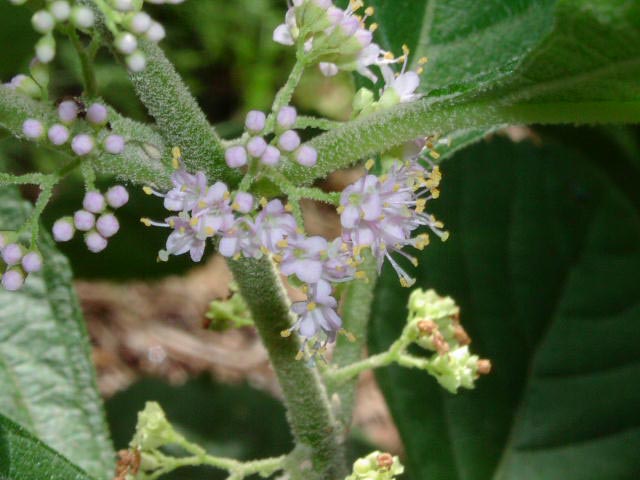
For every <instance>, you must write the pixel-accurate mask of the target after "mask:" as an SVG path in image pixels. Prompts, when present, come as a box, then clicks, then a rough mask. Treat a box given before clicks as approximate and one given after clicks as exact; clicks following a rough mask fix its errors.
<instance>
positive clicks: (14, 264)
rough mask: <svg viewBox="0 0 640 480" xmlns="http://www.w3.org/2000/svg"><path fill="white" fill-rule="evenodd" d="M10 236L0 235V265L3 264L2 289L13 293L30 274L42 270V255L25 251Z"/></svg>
mask: <svg viewBox="0 0 640 480" xmlns="http://www.w3.org/2000/svg"><path fill="white" fill-rule="evenodd" d="M11 236H12V235H11V234H9V233H0V265H3V264H4V269H3V270H4V272H3V273H2V287H3V288H4V289H5V290H8V291H10V292H14V291H16V290H19V289H20V288H22V286H23V285H24V282H25V280H26V279H27V276H28V275H29V274H30V273H36V272H39V271H40V270H41V269H42V255H40V253H39V252H38V251H37V250H33V249H32V250H27V249H26V248H25V247H24V246H23V245H21V244H20V242H18V241H12V239H11Z"/></svg>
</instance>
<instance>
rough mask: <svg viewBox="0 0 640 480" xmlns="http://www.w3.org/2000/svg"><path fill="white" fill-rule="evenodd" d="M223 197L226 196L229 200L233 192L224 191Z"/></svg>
mask: <svg viewBox="0 0 640 480" xmlns="http://www.w3.org/2000/svg"><path fill="white" fill-rule="evenodd" d="M222 198H224V199H225V200H229V198H231V194H230V193H229V192H224V193H223V194H222Z"/></svg>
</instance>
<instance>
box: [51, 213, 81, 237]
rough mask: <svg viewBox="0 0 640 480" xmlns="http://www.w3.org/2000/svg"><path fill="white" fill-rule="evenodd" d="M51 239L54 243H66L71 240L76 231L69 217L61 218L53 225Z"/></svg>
mask: <svg viewBox="0 0 640 480" xmlns="http://www.w3.org/2000/svg"><path fill="white" fill-rule="evenodd" d="M52 231H53V239H54V240H55V241H56V242H68V241H69V240H71V239H72V238H73V234H74V233H75V231H76V229H75V227H74V225H73V221H72V220H71V218H69V217H65V218H61V219H59V220H57V221H56V223H54V224H53V229H52Z"/></svg>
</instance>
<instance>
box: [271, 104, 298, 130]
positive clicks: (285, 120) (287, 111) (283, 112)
mask: <svg viewBox="0 0 640 480" xmlns="http://www.w3.org/2000/svg"><path fill="white" fill-rule="evenodd" d="M297 118H298V112H297V111H296V109H295V108H294V107H282V108H281V109H280V111H279V112H278V115H277V117H276V121H277V122H278V126H279V127H280V128H282V129H283V130H287V129H289V128H292V127H293V126H294V125H295V124H296V120H297Z"/></svg>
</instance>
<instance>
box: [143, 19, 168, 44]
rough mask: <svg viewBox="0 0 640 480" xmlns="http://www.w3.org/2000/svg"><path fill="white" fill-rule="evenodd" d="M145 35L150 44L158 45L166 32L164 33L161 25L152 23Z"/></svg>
mask: <svg viewBox="0 0 640 480" xmlns="http://www.w3.org/2000/svg"><path fill="white" fill-rule="evenodd" d="M145 35H146V37H147V38H148V39H149V40H151V41H152V42H154V43H158V42H160V41H161V40H162V39H164V37H166V36H167V32H165V30H164V27H163V26H162V25H161V24H159V23H158V22H152V23H151V26H150V27H149V29H148V30H147V33H146V34H145Z"/></svg>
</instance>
